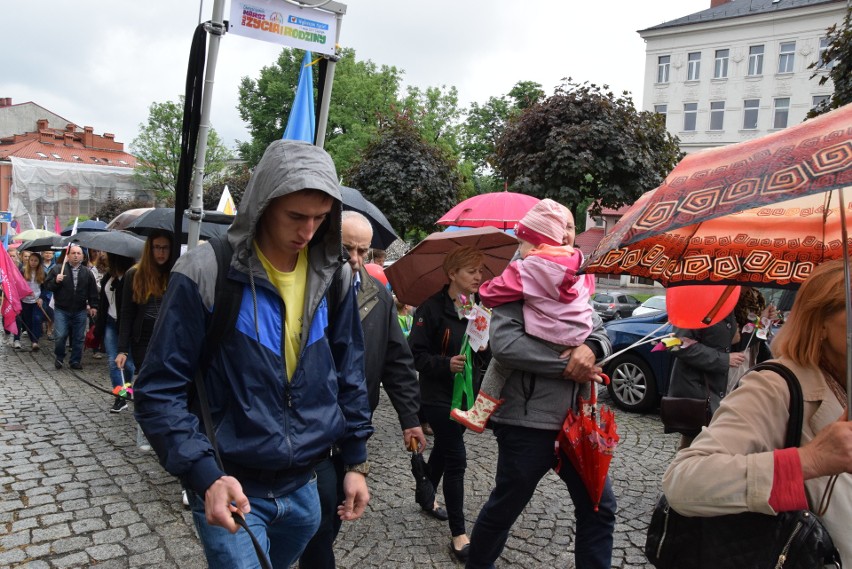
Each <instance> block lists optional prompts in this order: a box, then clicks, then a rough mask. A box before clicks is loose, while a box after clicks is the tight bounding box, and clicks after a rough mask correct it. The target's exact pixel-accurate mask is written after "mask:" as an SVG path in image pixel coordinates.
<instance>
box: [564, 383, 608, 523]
mask: <svg viewBox="0 0 852 569" xmlns="http://www.w3.org/2000/svg"><path fill="white" fill-rule="evenodd" d="M603 377H604V384H607V383H609V378H608V377H606V376H603ZM578 400H579V412H574V410H573V409H571V410H570V411H568V416H567V417H565V422H564V423H563V424H562V429H560V431H559V435H558V436H557V437H556V454H557V456H558V457H559V461H558V462H557V465H556V472H559V469H560V468H561V467H562V458H561V456H560V452H559V451H560V450H561V451H562V453H564V454H565V455H566V456H567V457H568V460H570V461H571V464H572V465H573V466H574V468H575V469H576V470H577V473H578V474H579V475H580V478H581V479H582V480H583V483H584V484H585V485H586V490H588V492H589V497H590V498H591V499H592V503H593V504H594V509H595V511H596V512H597V511H598V505H599V504H600V501H601V495H602V494H603V489H604V485H605V484H606V476H607V473H608V472H609V463H610V462H611V461H612V454H613V452H614V451H615V447H616V446H618V438H619V437H618V432H617V427H616V424H615V414H614V413H613V412H612V410H611V409H609V408H608V407H601V408H600V409H598V389H597V384H592V395H591V397H590V398H589V400H588V401H586V400H585V399H583V398H582V397H580V398H578Z"/></svg>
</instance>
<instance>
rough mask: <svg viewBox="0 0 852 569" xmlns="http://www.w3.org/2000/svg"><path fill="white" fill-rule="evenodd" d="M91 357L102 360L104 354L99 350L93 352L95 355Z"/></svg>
mask: <svg viewBox="0 0 852 569" xmlns="http://www.w3.org/2000/svg"><path fill="white" fill-rule="evenodd" d="M92 357H94V358H95V359H96V360H102V359H103V358H104V355H103V354H102V353H100V352H95V355H94V356H92Z"/></svg>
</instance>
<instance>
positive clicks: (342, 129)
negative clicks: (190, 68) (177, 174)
mask: <svg viewBox="0 0 852 569" xmlns="http://www.w3.org/2000/svg"><path fill="white" fill-rule="evenodd" d="M303 56H304V52H303V51H300V50H293V49H289V48H284V49H283V50H282V51H281V54H280V55H279V56H278V60H277V61H276V62H275V63H273V64H272V65H270V66H266V67H264V68H263V69H261V70H260V77H258V78H257V79H252V78H251V77H243V78H242V80H241V82H240V87H239V97H240V100H239V103H238V105H237V109H238V110H239V113H240V117H242V119H243V120H244V121H246V122H247V123H248V129H249V133H250V134H251V140H250V141H247V142H240V143H239V152H240V156H241V157H242V158H243V159H245V160H246V161H247V162H248V164H249V166H254V165H255V164H257V163H258V161H260V158H261V156H263V152H264V151H265V150H266V147H267V146H269V144H270V143H272V142H273V141H275V140H278V139H280V138H281V136H282V134H284V128H285V127H286V126H287V118H288V117H289V115H290V109H291V108H292V105H293V99H294V98H295V96H296V86H297V84H298V81H299V72H300V70H301V62H302V57H303ZM400 76H401V74H400V72H399V71H397V69H396V68H395V67H387V66H381V67H378V66H376V64H375V63H373V62H371V61H369V60H368V61H357V60H356V59H355V51H354V50H352V49H343V50H342V51H341V54H340V60H339V61H338V62H337V66H336V69H335V75H334V84H333V86H332V91H331V103H330V108H329V115H328V124H327V126H326V139H325V149H326V150H327V151H328V153H329V154H331V156H332V157H333V158H334V161H335V164H336V165H337V170H338V172H345V171H346V170H347V169H348V168H349V167H350V166H351V165H352V164H353V163H354V162H355V160H357V158H358V156H359V154H360V153H361V151H362V150H363V149H364V148H366V146H367V145H368V144H369V142H370V140H371V139H372V138H373V137H374V136H375V134H376V132H377V131H378V129H379V126H380V125H381V123H382V120H383V118H384V117H387V116H390V115H391V114H392V112H393V109H394V107H395V106H396V105H397V104H398V103H397V91H398V89H399V81H400ZM318 81H319V73H318V72H317V71H315V72H314V84H318ZM316 112H317V113H319V101H317V104H316Z"/></svg>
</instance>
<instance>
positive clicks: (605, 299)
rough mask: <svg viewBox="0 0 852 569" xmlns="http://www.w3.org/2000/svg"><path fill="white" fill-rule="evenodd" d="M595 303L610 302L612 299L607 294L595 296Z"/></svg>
mask: <svg viewBox="0 0 852 569" xmlns="http://www.w3.org/2000/svg"><path fill="white" fill-rule="evenodd" d="M595 302H612V297H611V296H609V295H607V294H596V295H595Z"/></svg>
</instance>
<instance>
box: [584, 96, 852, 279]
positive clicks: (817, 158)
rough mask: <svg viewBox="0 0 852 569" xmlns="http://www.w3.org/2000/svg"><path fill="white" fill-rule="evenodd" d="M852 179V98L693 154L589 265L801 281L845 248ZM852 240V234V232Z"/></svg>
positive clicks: (657, 275) (666, 274)
mask: <svg viewBox="0 0 852 569" xmlns="http://www.w3.org/2000/svg"><path fill="white" fill-rule="evenodd" d="M850 185H852V105H846V106H845V107H842V108H840V109H837V110H835V111H833V112H831V113H828V114H826V115H823V116H821V117H818V118H816V119H812V120H809V121H806V122H804V123H802V124H799V125H796V126H793V127H790V128H787V129H784V130H782V131H779V132H776V133H773V134H770V135H768V136H764V137H761V138H758V139H755V140H751V141H748V142H742V143H739V144H733V145H730V146H724V147H721V148H715V149H712V150H708V151H705V152H699V153H696V154H692V155H689V156H687V157H686V158H684V159H683V160H682V161H681V162H680V164H678V165H677V167H676V168H675V169H674V170H672V172H671V173H670V174H669V176H668V177H667V178H666V180H665V182H664V183H663V184H662V185H661V186H660V187H658V188H657V189H655V190H652V191H650V192H648V193H646V194H645V195H643V196H642V197H641V198H639V200H638V201H637V202H636V203H635V204H634V205H633V207H631V208H630V209H629V210H628V212H627V213H626V214H625V215H624V217H622V219H621V220H620V221H619V222H618V223H617V224H616V226H615V227H614V228H613V231H612V232H611V233H610V234H608V235H607V236H605V237H604V239H603V240H602V241H601V242H600V243H599V245H598V247H597V249H596V250H595V252H594V253H593V254H592V255H591V256H590V257H589V259H588V261H587V262H586V265H585V267H584V268H585V270H586V271H587V272H590V273H612V274H618V273H628V274H632V275H637V276H642V277H647V278H651V279H654V280H658V281H660V282H661V283H663V284H664V285H666V286H669V285H682V284H751V285H754V286H761V285H763V286H781V287H790V286H794V287H795V286H798V285H799V284H800V283H801V282H802V281H803V280H804V279H805V278H807V276H808V275H809V274H810V272H811V270H812V269H813V268H814V267H815V266H816V265H818V264H819V263H821V262H823V261H826V260H829V259H836V258H839V257H842V256H843V247H842V244H843V237H842V233H843V232H842V228H841V216H840V215H839V214H840V212H841V211H843V212H845V215H846V218H847V219H848V218H850V214H849V212H850V210H852V204H850V203H849V202H846V203H844V206H843V208H840V207H839V205H840V203H839V199H838V198H839V196H840V195H841V194H842V190H843V188H844V187H848V186H850ZM847 243H848V238H847Z"/></svg>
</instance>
